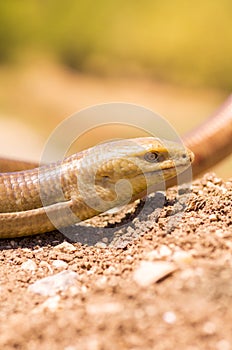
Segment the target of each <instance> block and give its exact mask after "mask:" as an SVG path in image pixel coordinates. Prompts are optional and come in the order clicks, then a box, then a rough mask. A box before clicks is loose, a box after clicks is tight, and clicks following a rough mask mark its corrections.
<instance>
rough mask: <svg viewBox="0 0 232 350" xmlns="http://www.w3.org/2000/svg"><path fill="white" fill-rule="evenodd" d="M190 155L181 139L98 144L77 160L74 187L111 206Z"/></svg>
mask: <svg viewBox="0 0 232 350" xmlns="http://www.w3.org/2000/svg"><path fill="white" fill-rule="evenodd" d="M193 158H194V156H193V153H192V152H191V151H190V150H188V149H186V148H185V147H184V146H183V145H182V144H181V143H177V142H172V141H166V140H160V139H158V138H154V137H142V138H135V139H126V140H117V141H112V142H107V143H103V144H99V145H97V146H95V147H93V148H90V149H88V150H87V153H86V154H85V155H84V157H83V158H82V160H81V165H80V169H79V174H78V183H79V185H78V187H79V190H81V188H82V190H81V192H82V195H83V196H84V197H85V198H87V199H88V198H91V200H92V201H94V202H96V203H97V202H98V199H99V198H101V199H102V200H104V201H106V202H107V205H106V207H107V206H108V205H109V206H110V207H113V206H116V205H120V204H122V203H125V202H129V201H131V200H133V198H135V197H137V198H138V197H140V194H142V193H144V191H146V190H147V189H148V188H149V187H150V186H152V185H155V184H158V183H160V182H163V181H164V180H168V179H170V178H172V177H174V176H176V175H178V174H179V173H181V172H183V171H184V170H185V169H186V168H188V167H189V166H190V164H191V162H192V161H193ZM109 202H110V204H109ZM110 207H109V208H110ZM109 208H108V207H107V208H105V209H104V210H107V209H109ZM102 209H103V208H101V210H102Z"/></svg>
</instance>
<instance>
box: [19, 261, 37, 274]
mask: <svg viewBox="0 0 232 350" xmlns="http://www.w3.org/2000/svg"><path fill="white" fill-rule="evenodd" d="M36 268H37V266H36V263H35V262H34V261H33V260H31V259H28V260H27V261H25V262H24V263H22V265H21V269H22V270H24V271H31V272H34V271H35V270H36Z"/></svg>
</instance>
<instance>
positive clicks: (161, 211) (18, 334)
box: [0, 174, 232, 350]
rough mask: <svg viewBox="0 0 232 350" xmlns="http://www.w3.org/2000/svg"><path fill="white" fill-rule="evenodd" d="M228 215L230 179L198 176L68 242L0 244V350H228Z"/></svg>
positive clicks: (231, 243) (231, 248) (40, 239)
mask: <svg viewBox="0 0 232 350" xmlns="http://www.w3.org/2000/svg"><path fill="white" fill-rule="evenodd" d="M186 198H187V199H186ZM186 200H187V202H186ZM231 209H232V179H231V180H228V181H222V180H221V179H220V178H218V177H217V176H216V175H214V174H207V175H205V176H204V177H203V178H201V179H200V180H197V181H195V182H194V183H193V185H192V191H191V193H190V195H187V189H186V188H185V187H182V188H180V189H179V195H178V196H177V191H176V189H175V188H174V189H170V190H168V191H167V193H166V195H164V194H163V193H156V194H155V195H152V196H150V197H149V198H148V199H147V200H146V201H139V202H136V203H135V204H134V205H130V206H128V207H125V208H123V209H122V210H121V211H120V212H118V213H111V214H109V213H107V214H105V215H102V216H99V217H97V218H96V219H92V220H91V222H89V223H87V224H85V225H82V226H81V227H80V226H76V227H75V228H73V229H72V230H75V232H76V233H77V235H76V236H75V240H76V242H75V243H74V242H71V241H70V240H69V239H67V237H65V236H64V235H62V234H61V233H59V232H53V233H51V234H45V235H37V236H34V237H28V238H21V239H11V240H2V241H1V242H0V266H1V268H0V303H1V308H0V323H1V327H0V349H4V350H8V349H30V350H33V349H38V350H40V349H57V350H59V349H63V350H77V349H78V350H79V349H80V350H106V349H107V350H108V349H110V350H114V349H133V350H136V349H143V350H147V349H158V350H161V349H185V350H186V349H187V350H198V349H215V350H229V349H232V309H231V303H232V225H231V224H232V214H231V213H232V210H231ZM90 225H92V226H90ZM93 225H95V227H93ZM104 225H107V227H105V228H102V227H100V226H104ZM73 232H74V231H71V233H70V232H69V234H70V235H72V233H73ZM62 271H67V272H68V271H69V274H68V273H67V272H66V274H67V275H66V274H65V276H67V279H66V280H65V283H64V285H63V286H62V287H61V285H60V284H59V283H58V282H57V279H58V277H59V276H61V275H57V274H58V273H60V272H62ZM71 271H72V272H73V273H71ZM47 276H54V278H55V280H56V282H55V288H54V285H53V286H52V285H49V287H48V289H47V290H46V291H45V292H44V291H43V290H42V291H41V289H40V287H39V288H37V287H36V286H37V284H34V283H35V282H36V281H39V280H41V279H43V278H45V277H47ZM62 276H64V274H62ZM31 286H33V287H31ZM36 288H37V289H36ZM37 293H40V294H37Z"/></svg>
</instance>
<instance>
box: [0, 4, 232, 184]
mask: <svg viewBox="0 0 232 350" xmlns="http://www.w3.org/2000/svg"><path fill="white" fill-rule="evenodd" d="M231 13H232V2H231V1H230V0H222V1H217V0H213V1H212V0H211V1H210V0H205V1H203V2H200V1H195V2H186V1H184V0H174V1H154V0H153V1H152V0H143V1H140V0H138V1H132V0H128V1H121V0H118V1H111V0H108V1H107V0H99V1H90V0H85V1H74V0H66V1H60V2H59V1H52V0H50V1H42V0H40V1H39V0H33V1H31V0H23V1H16V0H11V1H1V2H0V127H1V138H0V153H1V155H10V156H13V157H21V158H23V159H34V160H36V159H39V158H40V154H41V151H42V149H43V146H44V144H45V142H46V139H47V138H48V137H49V135H50V133H51V132H52V130H53V129H54V128H55V127H56V125H57V124H58V123H59V122H61V121H62V120H63V119H65V118H67V117H68V116H69V115H70V114H72V113H74V112H76V111H78V110H80V109H81V108H85V107H89V106H91V105H93V104H97V103H105V102H112V101H122V102H130V103H135V104H139V105H143V106H145V107H147V108H150V109H152V110H154V111H156V112H158V113H159V114H161V115H163V116H164V117H165V118H167V120H169V121H170V122H171V124H172V125H173V126H174V127H175V128H176V130H177V132H179V133H180V134H184V133H185V132H186V131H188V130H190V129H191V128H193V127H194V126H195V125H197V124H199V123H200V122H201V121H202V120H204V119H206V118H207V117H208V116H210V115H211V114H212V113H213V112H214V111H215V109H217V107H218V106H219V105H220V103H222V102H223V100H224V99H225V98H226V97H227V95H228V94H229V93H230V91H231V88H232V73H231V66H232V64H231V62H232V45H231V43H232V26H231ZM98 132H99V130H98ZM120 132H121V129H120V128H119V129H118V134H117V135H116V137H120ZM100 134H101V138H102V139H104V138H110V131H109V130H108V129H107V132H105V131H104V130H102V131H100ZM113 135H114V136H115V129H114V130H113ZM123 136H124V137H125V135H123ZM130 136H131V135H130ZM135 136H136V135H135ZM64 137H66V135H64ZM88 139H89V142H90V144H94V142H96V140H97V141H99V135H98V136H97V135H96V133H95V134H94V133H93V135H92V136H89V137H88ZM231 168H232V158H231V157H230V159H228V160H227V161H226V162H223V164H222V165H221V166H220V167H217V168H216V170H215V171H216V172H217V174H218V175H219V176H223V177H224V178H226V177H229V176H231Z"/></svg>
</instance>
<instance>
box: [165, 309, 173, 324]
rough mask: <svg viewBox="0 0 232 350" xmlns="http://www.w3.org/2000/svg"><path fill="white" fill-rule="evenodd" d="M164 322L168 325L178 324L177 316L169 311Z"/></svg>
mask: <svg viewBox="0 0 232 350" xmlns="http://www.w3.org/2000/svg"><path fill="white" fill-rule="evenodd" d="M163 320H164V322H166V323H168V324H173V323H175V322H176V314H175V313H174V312H172V311H167V312H165V313H164V314H163Z"/></svg>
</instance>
